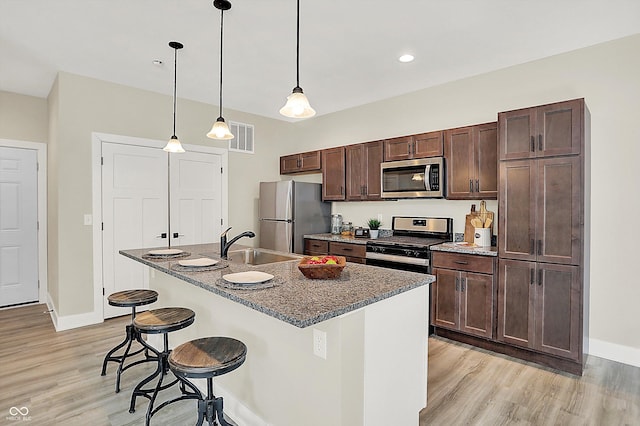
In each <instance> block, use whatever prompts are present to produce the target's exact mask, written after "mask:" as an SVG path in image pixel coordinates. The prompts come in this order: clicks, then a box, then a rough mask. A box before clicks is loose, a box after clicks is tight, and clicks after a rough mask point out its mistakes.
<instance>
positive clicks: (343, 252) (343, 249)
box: [329, 241, 367, 258]
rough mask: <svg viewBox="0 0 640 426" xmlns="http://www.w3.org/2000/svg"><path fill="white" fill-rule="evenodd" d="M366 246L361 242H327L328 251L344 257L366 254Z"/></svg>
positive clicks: (362, 256)
mask: <svg viewBox="0 0 640 426" xmlns="http://www.w3.org/2000/svg"><path fill="white" fill-rule="evenodd" d="M366 251H367V248H366V246H365V245H362V244H349V243H335V242H333V241H332V242H331V243H329V253H331V254H336V255H339V256H345V257H360V258H364V257H365V256H366Z"/></svg>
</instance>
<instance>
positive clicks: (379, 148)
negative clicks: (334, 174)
mask: <svg viewBox="0 0 640 426" xmlns="http://www.w3.org/2000/svg"><path fill="white" fill-rule="evenodd" d="M345 156H346V182H345V183H346V200H347V201H364V200H380V199H381V191H380V163H382V157H383V141H375V142H367V143H361V144H357V145H349V146H347V147H345Z"/></svg>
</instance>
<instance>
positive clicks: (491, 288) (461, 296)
mask: <svg viewBox="0 0 640 426" xmlns="http://www.w3.org/2000/svg"><path fill="white" fill-rule="evenodd" d="M494 266H495V258H491V257H483V256H473V255H464V254H454V253H441V252H435V253H433V267H434V269H433V275H435V276H436V281H435V282H434V283H433V284H432V285H431V324H432V325H433V326H435V327H443V328H447V329H450V330H456V331H459V332H462V333H466V334H470V335H475V336H480V337H487V338H492V337H493V336H494V309H493V306H494V302H493V301H494V299H495V298H494V292H495V280H494V274H493V271H494ZM451 268H455V269H451Z"/></svg>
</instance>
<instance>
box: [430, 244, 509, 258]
mask: <svg viewBox="0 0 640 426" xmlns="http://www.w3.org/2000/svg"><path fill="white" fill-rule="evenodd" d="M429 249H430V250H431V251H447V252H451V253H462V254H475V255H478V256H493V257H496V256H498V248H497V247H493V246H492V247H480V246H476V245H475V244H473V243H464V242H462V243H442V244H437V245H434V246H431V247H429Z"/></svg>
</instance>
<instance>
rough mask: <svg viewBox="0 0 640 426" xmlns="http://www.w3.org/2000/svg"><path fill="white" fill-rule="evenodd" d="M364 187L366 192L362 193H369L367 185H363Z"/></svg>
mask: <svg viewBox="0 0 640 426" xmlns="http://www.w3.org/2000/svg"><path fill="white" fill-rule="evenodd" d="M363 188H364V194H362V195H367V193H368V188H367V185H365V186H363Z"/></svg>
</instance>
